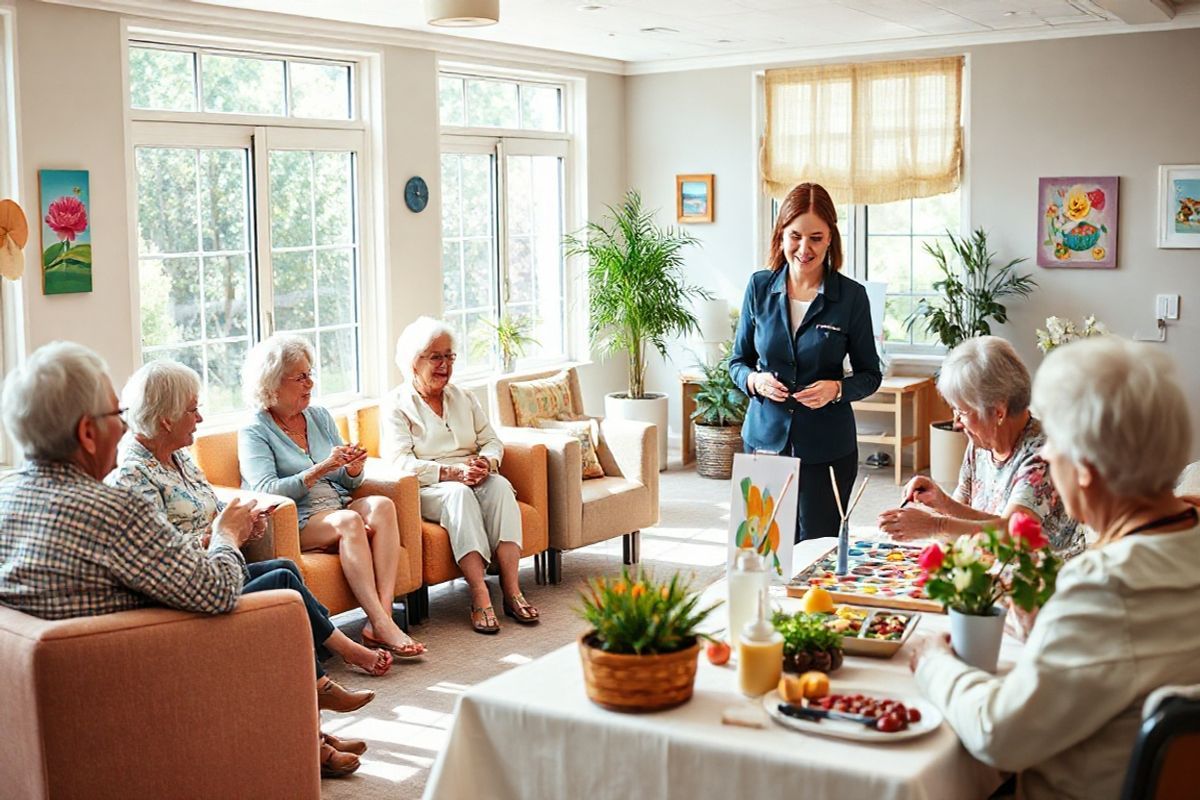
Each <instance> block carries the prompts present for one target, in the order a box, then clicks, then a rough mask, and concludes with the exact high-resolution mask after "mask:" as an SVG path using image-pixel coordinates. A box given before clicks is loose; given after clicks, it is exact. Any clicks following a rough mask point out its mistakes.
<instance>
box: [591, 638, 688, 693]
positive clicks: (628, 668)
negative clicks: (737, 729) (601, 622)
mask: <svg viewBox="0 0 1200 800" xmlns="http://www.w3.org/2000/svg"><path fill="white" fill-rule="evenodd" d="M579 655H580V658H581V659H582V660H583V681H584V685H585V686H586V687H587V696H588V699H589V700H591V701H592V702H593V703H595V704H596V705H598V706H601V707H603V708H607V709H608V710H610V711H633V712H642V711H661V710H663V709H665V708H674V707H675V706H678V705H682V704H683V703H686V702H687V701H688V700H691V699H692V688H693V687H694V686H695V683H696V665H697V661H698V659H699V656H700V641H699V640H698V639H697V640H695V641H694V642H692V644H691V645H690V646H688V647H685V648H684V649H682V650H678V651H676V652H674V653H663V654H661V655H644V656H638V655H626V654H622V653H606V652H604V651H603V650H601V649H600V647H599V643H598V642H597V641H596V632H595V631H594V630H592V631H588V632H587V633H584V634H583V635H582V636H580V637H579Z"/></svg>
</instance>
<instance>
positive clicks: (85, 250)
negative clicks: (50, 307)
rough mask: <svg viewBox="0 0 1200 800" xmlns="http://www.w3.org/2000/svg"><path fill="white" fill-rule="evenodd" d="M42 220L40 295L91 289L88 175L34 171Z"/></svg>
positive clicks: (68, 171) (69, 171)
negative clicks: (36, 176) (36, 173)
mask: <svg viewBox="0 0 1200 800" xmlns="http://www.w3.org/2000/svg"><path fill="white" fill-rule="evenodd" d="M38 189H39V192H40V194H41V203H40V208H41V212H42V213H41V217H42V294H72V293H75V292H90V291H91V290H92V225H91V197H90V193H89V191H88V173H87V170H82V169H43V170H38Z"/></svg>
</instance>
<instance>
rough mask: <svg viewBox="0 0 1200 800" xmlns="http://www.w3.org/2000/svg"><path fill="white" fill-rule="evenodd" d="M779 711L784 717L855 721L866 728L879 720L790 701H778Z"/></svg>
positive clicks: (816, 720)
mask: <svg viewBox="0 0 1200 800" xmlns="http://www.w3.org/2000/svg"><path fill="white" fill-rule="evenodd" d="M779 713H780V714H783V715H784V716H785V717H792V718H794V719H806V720H810V721H812V722H820V721H821V720H823V719H839V720H843V721H845V722H857V723H858V724H860V725H866V726H867V727H868V728H874V727H875V723H876V722H878V721H879V718H878V717H865V716H863V715H862V714H847V713H846V712H844V711H827V710H825V709H823V708H812V707H811V706H796V705H792V704H791V703H780V704H779Z"/></svg>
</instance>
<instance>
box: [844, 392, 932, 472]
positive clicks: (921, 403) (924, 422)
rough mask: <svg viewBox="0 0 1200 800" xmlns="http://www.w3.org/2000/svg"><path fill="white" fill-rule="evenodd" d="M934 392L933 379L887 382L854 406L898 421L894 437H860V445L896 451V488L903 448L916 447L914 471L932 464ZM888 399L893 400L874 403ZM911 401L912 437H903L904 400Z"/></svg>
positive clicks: (866, 435)
mask: <svg viewBox="0 0 1200 800" xmlns="http://www.w3.org/2000/svg"><path fill="white" fill-rule="evenodd" d="M933 391H934V388H933V378H903V377H893V378H884V379H883V383H881V384H880V385H879V389H878V390H876V392H875V394H873V395H871V397H868V398H867V399H865V400H859V401H858V402H856V403H851V406H852V407H853V408H854V410H855V411H882V412H885V413H888V414H892V415H893V416H894V418H895V422H894V423H893V425H894V427H893V429H892V433H890V434H886V433H881V434H866V433H860V434H859V435H858V441H860V442H863V443H866V444H882V445H888V446H891V447H892V448H893V449H894V450H895V457H894V458H893V459H892V460H893V461H894V462H895V467H896V485H897V486H899V485H900V474H901V468H900V458H901V456H902V455H903V454H904V448H905V447H907V446H908V445H910V444H911V445H913V447H914V451H913V471H914V472H915V471H916V470H919V469H923V468H924V467H925V466H927V465H928V464H929V405H930V404H929V398H930V394H931V393H932V392H933ZM880 395H885V396H887V397H889V398H890V400H882V399H875V398H878V397H879V396H880ZM905 397H910V398H911V405H912V409H913V411H912V415H913V433H912V435H911V436H905V435H904V398H905Z"/></svg>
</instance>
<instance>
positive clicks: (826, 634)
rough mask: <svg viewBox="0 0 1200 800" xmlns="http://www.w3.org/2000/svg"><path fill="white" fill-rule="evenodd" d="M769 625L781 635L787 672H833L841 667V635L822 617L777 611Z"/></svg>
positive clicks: (820, 615)
mask: <svg viewBox="0 0 1200 800" xmlns="http://www.w3.org/2000/svg"><path fill="white" fill-rule="evenodd" d="M771 624H772V625H774V626H775V630H777V631H779V632H780V633H781V634H782V635H783V668H784V670H786V671H787V672H809V671H815V672H833V671H834V670H836V669H838V668H839V667H841V666H842V635H841V634H840V633H838V632H837V631H835V630H833V629H832V628H830V627H829V618H828V617H827V616H825V615H824V614H806V613H804V612H803V611H800V612H797V613H795V614H787V613H785V612H783V611H776V612H775V614H774V615H773V616H772V617H771Z"/></svg>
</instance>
